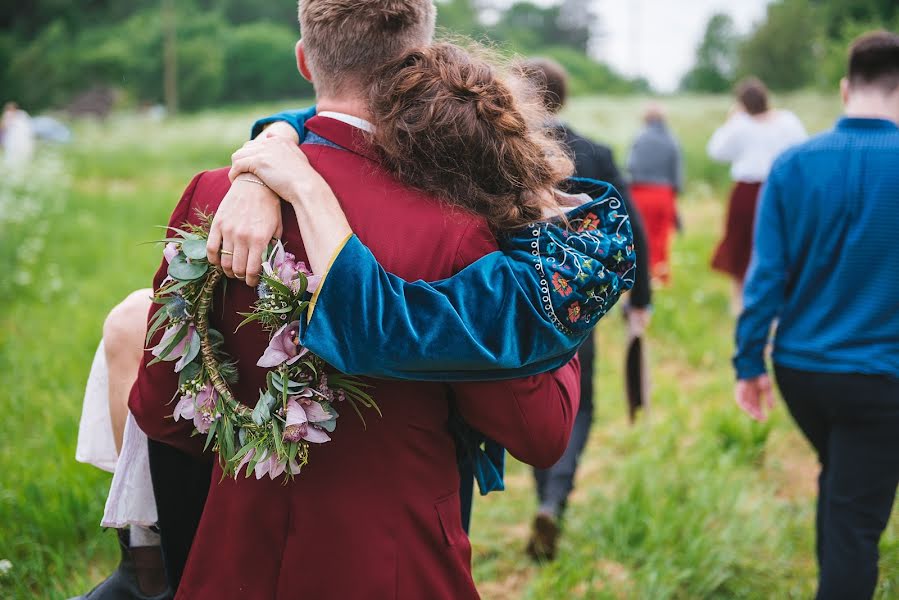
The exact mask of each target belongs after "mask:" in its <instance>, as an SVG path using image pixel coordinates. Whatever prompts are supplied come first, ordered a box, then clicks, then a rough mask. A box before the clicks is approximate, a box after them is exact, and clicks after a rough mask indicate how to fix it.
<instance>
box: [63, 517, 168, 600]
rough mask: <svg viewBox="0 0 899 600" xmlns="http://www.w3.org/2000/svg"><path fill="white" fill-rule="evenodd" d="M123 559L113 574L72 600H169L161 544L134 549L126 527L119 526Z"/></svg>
mask: <svg viewBox="0 0 899 600" xmlns="http://www.w3.org/2000/svg"><path fill="white" fill-rule="evenodd" d="M117 531H118V535H119V547H120V548H121V551H122V559H121V561H120V562H119V566H118V568H117V569H116V570H115V571H114V572H113V574H112V575H110V576H109V577H107V578H106V579H105V580H103V581H101V582H100V583H99V584H98V585H97V587H95V588H94V589H92V590H91V591H90V592H88V593H87V594H85V595H83V596H78V597H77V598H72V599H71V600H170V598H171V597H172V594H171V593H170V591H169V588H168V584H167V583H166V580H165V567H164V566H163V562H162V549H161V548H160V547H159V546H146V547H139V548H131V547H130V544H129V537H130V536H129V533H128V530H127V529H118V530H117Z"/></svg>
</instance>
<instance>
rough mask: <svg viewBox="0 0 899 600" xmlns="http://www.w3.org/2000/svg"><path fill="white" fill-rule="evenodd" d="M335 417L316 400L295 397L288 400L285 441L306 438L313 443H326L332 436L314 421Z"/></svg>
mask: <svg viewBox="0 0 899 600" xmlns="http://www.w3.org/2000/svg"><path fill="white" fill-rule="evenodd" d="M332 418H333V415H332V414H330V413H329V412H328V411H327V410H325V407H324V406H322V405H321V404H319V403H318V402H316V401H315V400H308V399H300V401H299V402H297V397H296V396H295V397H293V398H291V399H290V400H288V401H287V421H286V423H285V426H284V441H285V442H299V441H300V440H306V441H307V442H312V443H313V444H324V443H325V442H328V441H331V438H330V437H329V436H328V434H327V433H325V432H324V431H323V430H321V429H319V428H318V427H315V426H314V425H313V423H321V422H323V421H329V420H331V419H332Z"/></svg>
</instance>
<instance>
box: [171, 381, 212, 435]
mask: <svg viewBox="0 0 899 600" xmlns="http://www.w3.org/2000/svg"><path fill="white" fill-rule="evenodd" d="M216 398H218V392H216V391H215V388H214V387H212V384H211V383H207V384H206V385H205V386H204V387H203V389H202V390H200V391H199V392H198V393H197V394H196V395H194V394H185V395H183V396H181V399H180V400H179V401H178V404H176V405H175V412H174V413H173V414H172V416H173V417H174V419H175V420H176V421H177V420H178V419H181V418H184V419H193V421H194V427H195V428H196V429H197V431H199V432H200V433H208V432H209V427H210V426H211V425H212V423H213V421H215V420H216V419H218V418H219V414H218V413H217V412H216V410H215V401H216Z"/></svg>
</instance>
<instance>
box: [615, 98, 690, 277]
mask: <svg viewBox="0 0 899 600" xmlns="http://www.w3.org/2000/svg"><path fill="white" fill-rule="evenodd" d="M644 121H645V122H646V126H645V127H644V128H643V130H642V131H641V132H640V134H639V135H638V136H637V139H636V140H635V141H634V145H633V146H632V147H631V153H630V156H629V157H628V161H627V169H628V172H629V174H630V179H631V197H632V198H633V200H634V204H636V205H637V210H639V211H640V216H641V217H643V223H644V226H645V228H646V237H647V238H648V240H649V263H650V269H651V273H652V278H653V282H655V283H661V284H665V285H667V284H668V283H669V282H670V279H671V264H670V260H669V257H670V251H671V234H672V232H673V231H674V230H675V228H676V227H677V206H676V201H677V195H678V193H680V191H681V190H682V189H683V185H684V168H683V158H682V156H681V149H680V145H679V144H678V142H677V140H676V139H675V138H674V136H673V135H672V134H671V131H670V130H669V129H668V125H667V124H666V122H665V113H664V111H663V110H662V107H661V106H660V105H659V104H655V103H653V104H650V105H649V106H648V107H647V109H646V114H645V116H644Z"/></svg>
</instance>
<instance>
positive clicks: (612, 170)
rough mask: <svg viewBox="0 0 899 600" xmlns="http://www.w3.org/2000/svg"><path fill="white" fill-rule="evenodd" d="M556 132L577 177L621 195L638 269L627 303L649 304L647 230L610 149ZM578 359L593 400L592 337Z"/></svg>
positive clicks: (584, 393) (585, 391) (564, 130)
mask: <svg viewBox="0 0 899 600" xmlns="http://www.w3.org/2000/svg"><path fill="white" fill-rule="evenodd" d="M558 131H559V135H560V136H561V139H562V140H563V141H564V143H565V146H566V147H567V148H568V150H569V151H570V152H571V153H572V155H573V156H574V174H575V176H576V177H587V178H589V179H598V180H600V181H605V182H608V183H611V184H612V185H614V186H615V188H616V189H617V190H618V192H619V193H620V194H621V200H622V201H623V202H624V205H625V208H626V209H627V214H628V216H630V223H631V229H632V230H633V232H634V246H635V248H636V251H637V272H636V276H635V278H634V287H633V288H632V289H631V291H630V296H629V302H630V305H631V306H633V307H635V308H644V307H647V306H649V304H650V302H651V301H652V290H651V288H650V285H649V260H648V257H649V245H648V242H647V241H646V230H645V229H644V228H643V221H642V220H641V218H640V213H639V212H638V211H637V210H636V209H635V208H634V204H633V202H631V194H630V188H629V187H628V185H627V182H626V181H625V180H624V177H622V175H621V171H619V170H618V167H617V166H616V165H615V158H614V156H613V154H612V149H611V148H609V147H608V146H603V145H602V144H597V143H596V142H594V141H591V140H588V139H587V138H585V137H584V136H582V135H579V134H577V133H575V132H574V130H572V129H571V128H570V127H569V126H567V125H564V124H559V125H558ZM578 355H579V356H580V359H581V366H582V368H581V397H582V398H590V399H591V400H592V399H593V364H594V360H595V356H596V342H595V340H594V336H590V337H589V338H587V341H585V342H584V343H583V345H581V349H580V350H579V351H578Z"/></svg>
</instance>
